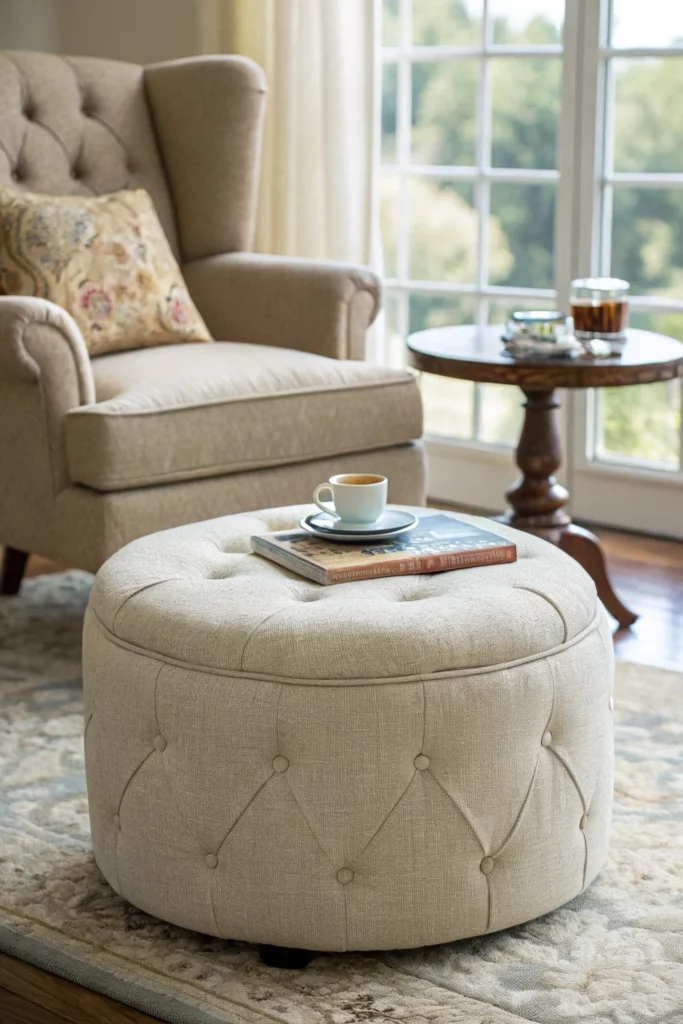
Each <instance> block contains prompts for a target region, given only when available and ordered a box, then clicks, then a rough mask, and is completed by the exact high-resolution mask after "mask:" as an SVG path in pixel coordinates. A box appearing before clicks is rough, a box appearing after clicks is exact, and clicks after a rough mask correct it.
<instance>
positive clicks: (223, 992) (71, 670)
mask: <svg viewBox="0 0 683 1024" xmlns="http://www.w3.org/2000/svg"><path fill="white" fill-rule="evenodd" d="M89 585H90V578H89V577H88V576H86V575H85V574H82V573H66V574H64V575H61V576H53V577H43V578H39V579H37V580H30V581H29V582H28V583H27V584H26V585H25V588H24V591H23V595H22V597H21V598H19V599H16V598H2V599H0V904H1V905H0V949H2V950H4V951H5V952H7V953H10V954H13V955H15V956H18V957H21V958H22V959H25V960H27V961H30V962H31V963H34V964H37V965H38V966H40V967H44V968H46V969H47V970H50V971H52V972H54V973H56V974H60V975H62V976H63V977H66V978H68V979H70V980H72V981H76V982H79V983H80V984H82V985H85V986H87V987H89V988H92V989H94V990H96V991H99V992H103V993H106V994H107V995H110V996H112V997H114V998H116V999H119V1000H121V1001H123V1002H126V1003H128V1004H129V1005H132V1006H135V1007H137V1008H138V1009H141V1010H144V1011H146V1012H147V1013H150V1014H152V1015H153V1016H156V1017H160V1018H162V1019H163V1020H167V1021H171V1022H175V1021H177V1022H182V1024H219V1022H220V1024H397V1022H404V1024H514V1022H518V1024H519V1022H521V1021H538V1022H541V1024H646V1022H647V1024H664V1022H666V1024H683V899H682V896H683V820H682V819H683V676H681V675H678V674H675V673H667V672H663V671H660V670H656V669H647V668H643V667H640V666H635V665H620V666H619V667H618V677H617V688H616V719H617V723H618V728H617V748H618V749H617V753H618V764H617V776H616V790H617V792H616V807H615V821H614V833H613V840H612V854H611V858H610V861H609V863H608V865H607V867H606V868H605V870H604V871H603V872H602V874H601V876H600V877H599V878H598V880H597V881H596V882H595V883H594V885H593V886H592V887H591V888H590V889H589V890H588V891H587V892H586V893H584V894H583V895H582V896H580V897H579V898H577V899H575V900H574V901H573V902H572V903H570V904H568V905H567V906H566V907H563V908H562V909H561V910H558V911H556V912H555V913H553V914H549V915H547V916H546V917H544V918H542V919H541V920H538V921H534V922H532V923H530V924H527V925H524V926H522V927H520V928H514V929H512V930H510V931H507V932H501V933H499V934H496V935H491V936H488V937H486V938H481V939H476V940H470V941H466V942H459V943H454V944H452V945H448V946H439V947H435V948H431V949H423V950H417V951H408V952H402V953H382V954H362V955H344V956H341V955H334V956H320V957H317V958H316V959H315V960H313V961H312V963H311V964H310V966H309V967H308V968H307V969H306V970H305V971H277V970H274V969H271V968H267V967H264V966H263V965H262V964H261V963H260V961H259V958H258V955H257V953H256V950H255V949H254V947H251V946H248V945H244V944H242V943H231V942H222V941H219V940H217V939H212V938H207V937H205V936H201V935H196V934H193V933H191V932H186V931H183V930H181V929H178V928H173V927H171V926H170V925H166V924H163V923H162V922H159V921H156V920H154V919H153V918H150V917H148V916H147V915H145V914H143V913H141V912H140V911H138V910H135V909H134V908H133V907H131V906H129V905H127V904H126V903H125V902H124V901H123V900H121V899H120V898H119V897H118V896H116V895H115V893H114V892H113V891H112V890H111V889H110V888H109V887H108V886H107V884H106V883H105V882H104V881H103V880H102V878H101V877H100V875H99V873H98V871H97V868H96V867H95V864H94V861H93V859H92V855H91V853H90V846H89V832H88V815H87V807H86V798H85V782H84V776H83V755H82V743H81V732H82V720H81V685H80V678H79V677H80V629H81V620H82V615H83V610H84V607H85V603H86V600H87V595H88V589H89Z"/></svg>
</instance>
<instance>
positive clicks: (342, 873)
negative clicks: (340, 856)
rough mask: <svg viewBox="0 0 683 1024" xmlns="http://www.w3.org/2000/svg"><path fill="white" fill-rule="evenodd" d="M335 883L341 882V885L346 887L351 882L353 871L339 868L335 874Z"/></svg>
mask: <svg viewBox="0 0 683 1024" xmlns="http://www.w3.org/2000/svg"><path fill="white" fill-rule="evenodd" d="M337 881H338V882H341V884H342V885H348V884H349V882H351V881H353V871H352V870H351V868H340V869H339V871H338V872H337Z"/></svg>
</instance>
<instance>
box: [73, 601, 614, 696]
mask: <svg viewBox="0 0 683 1024" xmlns="http://www.w3.org/2000/svg"><path fill="white" fill-rule="evenodd" d="M160 582H169V581H160ZM89 608H90V611H91V612H92V616H93V620H94V622H95V625H96V627H97V628H98V629H99V631H100V632H101V633H102V634H103V635H104V636H105V638H106V639H108V640H109V641H110V642H111V643H112V644H114V646H116V647H120V648H121V649H122V650H126V651H131V652H132V653H133V654H140V655H141V656H143V657H145V658H151V659H152V660H153V661H161V662H162V663H163V664H165V665H174V666H177V667H178V668H182V669H185V670H190V671H195V672H202V673H204V674H206V675H214V676H226V677H230V678H235V677H239V678H242V679H256V680H258V681H259V682H272V683H280V684H282V685H289V686H325V685H327V684H329V685H331V686H332V685H337V686H377V685H382V684H386V685H391V684H395V683H416V682H428V681H430V680H435V681H437V682H438V681H439V680H440V679H446V678H453V677H455V678H461V677H465V678H466V677H469V676H475V675H476V676H479V675H491V674H492V673H494V672H501V671H503V670H504V669H510V668H517V666H519V665H528V664H531V663H533V662H536V661H542V660H544V659H547V658H551V657H555V656H556V655H558V654H561V653H563V652H564V651H566V650H569V649H570V648H572V647H574V645H575V644H577V643H580V642H581V640H584V639H585V638H586V637H587V636H589V635H590V633H592V632H594V631H595V630H596V629H598V628H599V626H600V620H601V609H600V608H598V609H596V613H595V616H594V617H593V619H592V620H591V622H589V623H588V625H587V626H584V628H583V629H582V630H581V632H580V633H577V634H576V636H573V637H572V638H571V640H568V641H567V642H566V643H563V644H558V646H557V647H553V648H551V649H550V650H549V651H543V652H542V653H537V654H529V655H526V656H525V657H523V658H516V659H514V660H513V661H506V662H499V663H498V664H497V665H477V666H473V667H472V668H451V669H448V668H446V669H440V670H439V671H436V672H420V673H416V674H413V675H410V676H381V677H376V678H374V679H363V678H351V679H327V678H320V679H316V678H311V677H309V676H300V677H293V676H275V675H270V674H269V673H266V672H246V671H242V670H240V669H236V668H216V667H215V666H212V665H196V664H193V663H190V662H187V661H181V660H180V659H179V658H173V657H171V656H170V655H167V654H162V653H161V652H160V651H153V650H150V649H149V648H146V647H140V646H139V645H137V644H133V643H130V641H128V640H122V639H121V637H118V636H116V635H115V634H114V633H112V632H111V630H110V629H108V628H107V626H105V624H104V623H103V622H102V620H101V619H100V617H99V615H98V614H97V612H96V611H95V609H94V608H93V606H92V605H90V606H89Z"/></svg>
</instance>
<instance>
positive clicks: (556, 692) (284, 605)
mask: <svg viewBox="0 0 683 1024" xmlns="http://www.w3.org/2000/svg"><path fill="white" fill-rule="evenodd" d="M301 511H302V509H300V508H292V509H275V510H269V511H267V512H260V513H254V514H251V515H242V516H230V517H226V518H225V519H220V520H215V521H213V522H209V523H201V524H197V525H196V526H190V527H183V528H181V529H179V530H173V531H168V532H167V533H164V534H158V535H155V536H152V537H149V538H143V539H142V540H141V541H138V542H135V543H134V544H132V545H129V547H128V548H126V549H124V550H123V551H122V552H120V553H119V554H118V555H116V556H115V557H114V558H113V559H111V560H110V562H109V563H107V565H105V567H104V568H103V570H101V572H100V574H99V575H98V578H97V581H96V585H95V588H94V590H93V596H92V599H91V607H90V609H89V611H88V616H87V620H86V630H85V643H84V678H85V685H86V691H87V705H86V706H87V708H88V712H87V721H88V725H87V733H86V767H87V775H88V793H89V802H90V813H91V819H92V828H93V844H94V849H95V854H96V857H97V861H98V864H99V866H100V868H101V870H102V872H103V873H104V875H105V877H106V878H107V879H108V881H109V882H110V883H111V884H112V885H113V886H114V888H115V889H116V890H117V891H118V892H120V893H121V894H122V895H124V896H125V897H126V898H127V899H128V900H130V901H131V902H132V903H134V904H135V905H137V906H139V907H141V908H142V909H143V910H146V911H147V912H149V913H151V914H154V915H156V916H158V917H161V918H163V919H165V920H169V921H171V922H173V923H175V924H179V925H182V926H184V927H189V928H193V929H196V930H198V931H201V932H206V933H209V934H214V935H219V936H223V937H230V938H240V939H245V940H248V941H257V942H267V943H274V944H277V945H283V946H299V947H304V948H310V949H328V950H344V949H377V948H398V947H406V946H419V945H423V944H430V943H437V942H444V941H449V940H453V939H457V938H462V937H465V936H469V935H475V934H482V933H485V932H487V931H494V930H497V929H500V928H505V927H509V926H511V925H514V924H518V923H520V922H522V921H525V920H528V919H530V918H533V917H536V916H538V915H540V914H543V913H546V912H547V911H549V910H551V909H553V908H555V907H557V906H559V905H561V904H562V903H564V902H566V901H567V900H569V899H571V898H572V897H574V896H575V895H577V894H578V893H579V892H581V890H582V889H583V888H584V887H585V886H586V885H587V884H588V883H589V882H590V881H591V880H592V878H593V877H594V876H595V875H596V873H597V872H598V870H599V869H600V866H601V864H602V863H603V861H604V858H605V856H606V852H607V842H608V831H609V820H610V807H611V789H612V776H611V771H612V716H611V710H610V693H611V684H612V648H611V637H610V634H609V630H608V628H607V622H606V617H605V615H604V612H603V611H602V609H601V608H600V607H599V606H598V605H597V604H596V600H595V594H594V591H593V589H592V584H591V583H590V581H589V580H588V577H587V576H584V574H583V573H582V572H581V570H578V567H575V566H574V563H571V562H570V560H569V559H567V558H566V556H564V555H562V553H561V552H558V551H556V550H555V549H554V548H550V547H549V546H548V545H545V544H544V543H543V542H541V541H537V540H535V539H534V538H527V537H524V536H522V535H516V539H518V541H519V555H520V558H519V561H518V562H517V563H516V565H515V566H492V567H487V568H486V569H484V570H481V571H479V570H468V571H467V572H462V573H448V574H444V575H441V576H438V577H434V576H431V577H416V578H413V579H410V580H407V579H405V578H403V579H402V578H400V577H397V578H394V579H391V580H375V581H371V582H367V583H357V584H345V585H342V586H336V587H330V588H319V587H316V586H315V585H314V584H308V583H306V582H305V581H302V580H300V579H298V578H297V577H295V576H293V575H292V574H289V573H287V572H285V571H283V570H281V569H279V568H277V567H275V566H271V565H270V564H269V563H265V562H263V561H262V560H261V559H259V558H257V557H256V556H254V555H251V554H249V553H248V538H249V536H250V534H251V533H252V532H255V531H256V530H259V529H260V530H262V529H264V525H267V526H270V527H271V528H274V529H277V528H286V527H290V526H292V525H294V523H295V522H296V520H297V518H298V516H299V515H300V514H301ZM486 526H487V528H489V529H491V528H494V529H496V530H499V531H500V532H501V533H505V534H509V533H510V531H508V530H506V528H504V527H502V526H501V527H499V526H495V527H494V526H492V524H490V523H487V524H486ZM546 549H547V550H546ZM226 559H228V560H229V564H230V566H231V572H230V573H229V574H228V575H226V576H225V578H221V577H220V576H219V575H217V574H216V566H217V565H218V564H219V563H220V562H221V560H226ZM527 584H529V586H532V584H533V586H532V589H533V591H534V593H533V594H530V592H529V589H528V588H527ZM422 588H424V593H425V596H427V595H430V597H431V598H432V599H431V600H424V601H422V600H416V595H418V596H419V594H420V593H421V592H422ZM221 589H222V590H223V591H224V593H223V594H221V593H220V591H221ZM463 593H464V594H466V595H468V601H469V604H468V602H467V601H464V599H463ZM307 594H315V595H317V596H318V597H319V598H320V599H319V600H317V601H312V602H311V601H308V600H303V601H302V599H301V598H302V595H307ZM401 595H403V597H402V596H401ZM442 605H443V611H442V609H441V606H442ZM477 606H481V607H483V608H484V609H485V610H486V613H487V615H488V625H487V628H486V632H485V635H481V630H482V621H483V620H482V619H481V618H480V617H479V616H478V614H477V613H476V611H475V609H476V607H477ZM468 607H469V613H468V610H467V609H468ZM577 609H578V610H577ZM164 612H165V614H166V618H167V629H166V633H165V635H164V634H162V632H161V627H160V623H161V621H162V618H163V614H164ZM396 621H397V622H398V625H396ZM435 621H436V625H437V627H438V628H437V629H435V628H434V624H435ZM448 623H450V633H451V635H450V636H444V635H443V634H444V631H447V629H448ZM321 635H322V639H321ZM371 636H372V638H373V641H374V646H373V647H372V648H371V647H370V646H369V645H368V643H367V641H368V639H369V638H370V637H371ZM193 637H194V640H193ZM501 637H502V638H503V640H504V642H505V643H506V644H507V653H508V654H509V657H502V656H501V655H502V654H504V652H503V651H502V648H501V643H502V641H501ZM295 666H297V667H298V670H297V672H294V671H293V669H294V667H295Z"/></svg>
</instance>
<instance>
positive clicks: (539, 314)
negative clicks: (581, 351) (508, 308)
mask: <svg viewBox="0 0 683 1024" xmlns="http://www.w3.org/2000/svg"><path fill="white" fill-rule="evenodd" d="M566 322H567V317H566V315H565V314H564V313H561V312H560V311H559V310H557V309H520V310H517V311H516V312H515V313H512V314H511V315H510V319H509V320H508V322H507V324H506V325H505V331H506V333H505V337H506V338H507V339H508V340H509V341H514V340H521V339H528V338H531V339H535V340H537V341H554V340H555V338H557V337H558V336H560V335H562V334H564V332H565V324H566Z"/></svg>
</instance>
